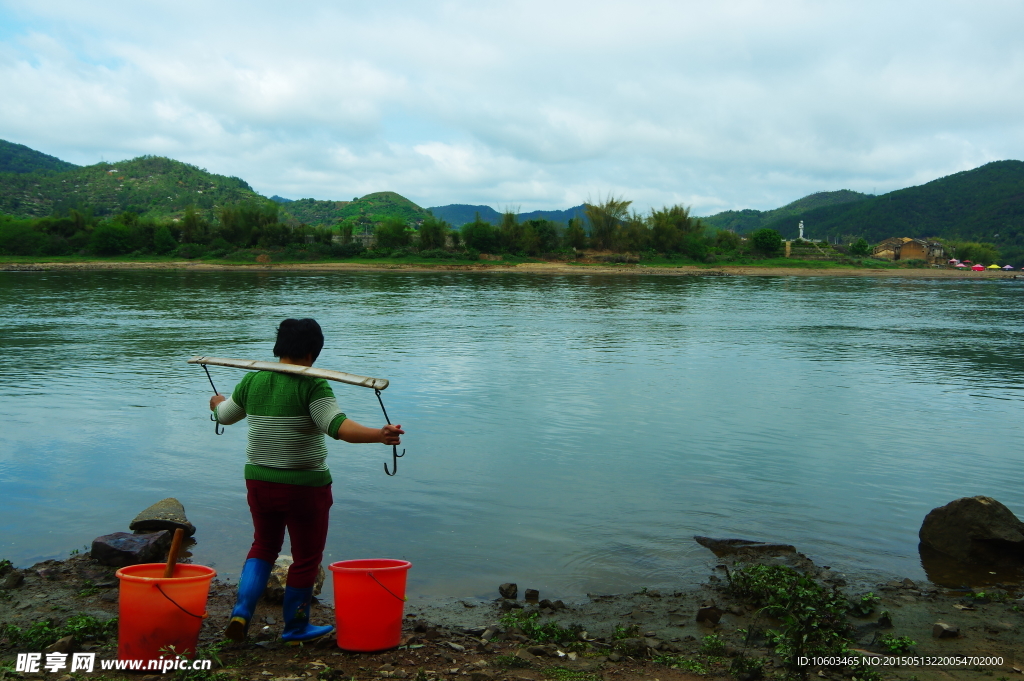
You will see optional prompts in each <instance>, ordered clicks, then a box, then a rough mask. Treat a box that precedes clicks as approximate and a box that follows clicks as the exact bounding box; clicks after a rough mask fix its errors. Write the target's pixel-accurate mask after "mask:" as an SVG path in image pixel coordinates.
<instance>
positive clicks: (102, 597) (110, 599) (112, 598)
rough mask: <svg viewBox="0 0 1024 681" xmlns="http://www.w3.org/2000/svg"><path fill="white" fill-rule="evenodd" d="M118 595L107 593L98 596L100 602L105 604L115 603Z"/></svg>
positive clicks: (116, 593) (112, 592)
mask: <svg viewBox="0 0 1024 681" xmlns="http://www.w3.org/2000/svg"><path fill="white" fill-rule="evenodd" d="M118 595H119V593H118V592H117V591H107V592H106V593H102V594H100V600H101V601H106V602H107V603H116V602H117V597H118Z"/></svg>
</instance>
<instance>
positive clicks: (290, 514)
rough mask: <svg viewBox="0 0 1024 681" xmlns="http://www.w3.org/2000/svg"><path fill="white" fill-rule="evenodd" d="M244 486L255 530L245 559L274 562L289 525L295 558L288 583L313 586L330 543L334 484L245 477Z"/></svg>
mask: <svg viewBox="0 0 1024 681" xmlns="http://www.w3.org/2000/svg"><path fill="white" fill-rule="evenodd" d="M245 486H246V488H247V489H248V490H249V494H248V497H247V498H248V500H249V510H250V511H251V512H252V524H253V527H254V528H255V530H256V531H255V534H254V536H253V541H252V548H251V549H249V555H248V556H246V560H248V559H249V558H259V559H260V560H265V561H267V562H268V563H270V564H271V565H273V563H274V561H275V560H277V555H278V554H279V553H280V552H281V545H282V544H283V543H284V531H285V528H288V536H289V537H290V538H291V540H292V558H294V559H295V562H294V563H292V565H291V567H290V568H288V586H293V587H296V588H298V589H304V588H306V587H310V586H313V583H314V582H315V581H316V573H317V568H318V567H320V562H321V561H322V560H323V558H324V546H326V545H327V521H328V518H329V516H330V512H331V504H333V503H334V498H333V497H332V496H331V486H330V485H324V486H323V487H307V486H305V485H286V484H283V483H280V482H264V481H263V480H246V481H245Z"/></svg>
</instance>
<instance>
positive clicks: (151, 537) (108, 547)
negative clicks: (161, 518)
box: [89, 530, 171, 567]
mask: <svg viewBox="0 0 1024 681" xmlns="http://www.w3.org/2000/svg"><path fill="white" fill-rule="evenodd" d="M170 547H171V533H170V532H168V531H166V530H162V531H160V532H153V533H151V534H129V533H128V532H114V533H113V534H105V535H103V536H102V537H96V538H95V539H93V540H92V548H91V549H90V550H89V555H91V556H92V557H93V558H94V559H95V560H97V561H99V562H100V563H101V564H103V565H112V566H114V567H124V566H125V565H137V564H139V563H159V562H161V561H163V560H164V559H165V558H166V557H167V550H168V549H169V548H170Z"/></svg>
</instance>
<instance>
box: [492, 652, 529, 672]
mask: <svg viewBox="0 0 1024 681" xmlns="http://www.w3.org/2000/svg"><path fill="white" fill-rule="evenodd" d="M491 665H492V666H495V667H497V668H498V669H502V670H505V671H507V670H509V669H525V668H526V667H529V666H530V663H529V661H527V660H524V659H523V658H521V657H516V656H515V655H498V656H497V657H496V658H494V661H493V662H491Z"/></svg>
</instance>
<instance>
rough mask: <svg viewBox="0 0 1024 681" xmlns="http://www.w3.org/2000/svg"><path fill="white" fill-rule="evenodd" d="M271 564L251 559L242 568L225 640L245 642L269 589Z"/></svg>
mask: <svg viewBox="0 0 1024 681" xmlns="http://www.w3.org/2000/svg"><path fill="white" fill-rule="evenodd" d="M271 567H273V566H272V565H271V564H270V563H268V562H267V561H265V560H260V559H259V558H250V559H249V560H247V561H245V566H244V567H242V576H241V577H239V578H238V595H237V596H236V597H235V608H234V610H232V611H231V621H230V622H228V628H227V629H225V630H224V636H225V638H229V639H231V640H232V641H244V640H245V636H246V634H247V633H248V631H249V621H250V620H252V613H253V612H254V611H255V610H256V602H257V601H259V600H260V596H262V595H263V590H264V589H266V588H267V578H269V577H270V568H271Z"/></svg>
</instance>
